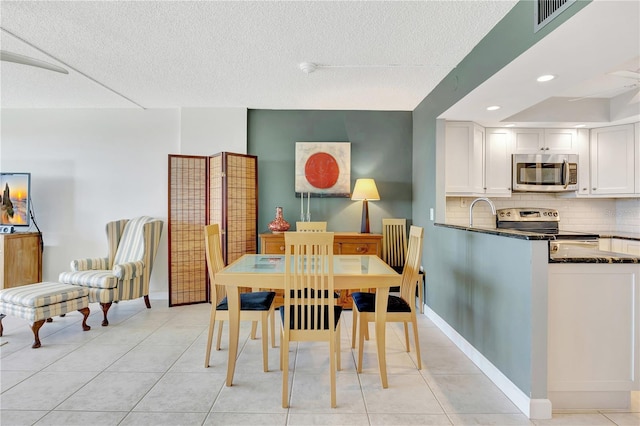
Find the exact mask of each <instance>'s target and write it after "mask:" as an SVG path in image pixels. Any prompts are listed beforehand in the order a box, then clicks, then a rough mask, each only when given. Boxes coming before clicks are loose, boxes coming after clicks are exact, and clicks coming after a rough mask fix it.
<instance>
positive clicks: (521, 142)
mask: <svg viewBox="0 0 640 426" xmlns="http://www.w3.org/2000/svg"><path fill="white" fill-rule="evenodd" d="M513 138H514V139H513V140H514V151H515V153H516V154H577V153H578V142H577V132H576V130H575V129H513Z"/></svg>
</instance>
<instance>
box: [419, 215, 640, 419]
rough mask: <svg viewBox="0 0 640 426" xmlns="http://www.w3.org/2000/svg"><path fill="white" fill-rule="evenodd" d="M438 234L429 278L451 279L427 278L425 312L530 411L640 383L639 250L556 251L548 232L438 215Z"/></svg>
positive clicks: (609, 396)
mask: <svg viewBox="0 0 640 426" xmlns="http://www.w3.org/2000/svg"><path fill="white" fill-rule="evenodd" d="M432 238H435V239H436V240H437V241H436V243H437V246H438V247H439V250H441V251H442V255H443V259H445V263H446V265H445V268H443V271H444V272H443V273H442V274H438V275H437V276H433V275H432V276H430V277H429V279H431V280H440V282H441V283H446V286H438V291H432V289H429V287H428V286H427V290H428V292H427V294H428V299H429V307H428V308H427V311H426V312H427V315H428V316H429V317H430V318H432V319H433V320H434V322H435V323H436V324H437V325H438V326H439V327H440V328H441V329H442V330H443V331H445V333H447V334H448V335H449V337H450V338H451V339H452V340H453V341H454V342H455V343H456V344H457V345H458V346H459V347H461V349H462V350H463V351H465V353H467V355H468V356H469V357H470V358H471V359H472V360H473V361H474V362H475V363H476V365H478V366H479V367H480V368H481V369H482V370H483V372H485V374H487V376H488V377H490V378H491V379H492V380H493V381H494V382H495V383H496V384H497V385H498V386H499V387H500V388H501V389H502V390H503V392H504V393H505V394H506V395H507V396H509V398H510V399H511V400H512V401H513V402H514V403H515V404H516V405H517V406H518V407H519V408H520V409H521V410H522V411H523V412H524V413H527V414H528V415H529V417H536V418H544V417H546V416H550V415H551V410H552V409H561V408H622V407H623V406H625V404H626V405H628V404H629V397H630V391H632V390H640V378H639V377H638V371H640V361H639V360H638V355H637V354H638V353H639V341H640V330H638V327H637V326H634V324H638V323H640V316H639V315H640V256H634V255H625V254H619V253H612V252H605V251H599V250H594V251H593V253H591V254H590V255H587V254H586V253H585V252H581V251H580V250H577V251H575V250H573V251H571V250H569V249H567V250H566V251H565V252H562V253H560V256H554V257H555V258H552V257H551V256H550V253H549V241H551V240H553V239H554V238H555V237H554V236H552V235H545V234H540V233H535V232H526V231H517V230H510V229H496V228H489V227H486V228H481V227H472V228H470V227H464V226H459V225H450V224H442V223H436V224H435V227H434V229H433V233H432ZM638 239H639V240H640V235H638ZM570 256H575V257H570ZM427 275H429V274H427ZM431 306H437V308H438V310H437V313H436V311H435V310H434V309H431Z"/></svg>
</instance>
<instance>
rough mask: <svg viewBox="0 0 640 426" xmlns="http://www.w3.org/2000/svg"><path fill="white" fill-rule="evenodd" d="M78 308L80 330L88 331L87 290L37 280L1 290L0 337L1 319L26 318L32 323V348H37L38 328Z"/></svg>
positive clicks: (0, 330) (38, 342) (0, 332)
mask: <svg viewBox="0 0 640 426" xmlns="http://www.w3.org/2000/svg"><path fill="white" fill-rule="evenodd" d="M75 310H78V311H80V312H81V313H82V315H84V319H83V320H82V329H83V330H84V331H87V330H90V329H91V327H89V326H88V325H87V317H89V290H88V289H87V288H85V287H80V286H76V285H71V284H61V283H51V282H44V283H37V284H29V285H23V286H19V287H11V288H7V289H4V290H0V336H2V331H3V329H2V318H4V316H5V315H11V316H14V317H18V318H22V319H25V320H27V321H29V322H31V330H32V331H33V337H34V338H35V342H34V343H33V345H32V346H31V347H32V348H34V349H35V348H39V347H40V337H38V331H39V330H40V327H42V324H44V322H45V321H47V320H49V319H50V318H51V317H54V316H58V315H64V314H66V313H67V312H70V311H75Z"/></svg>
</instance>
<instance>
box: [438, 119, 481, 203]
mask: <svg viewBox="0 0 640 426" xmlns="http://www.w3.org/2000/svg"><path fill="white" fill-rule="evenodd" d="M445 158H446V162H445V176H446V177H445V179H446V180H445V182H446V184H445V185H446V190H445V191H446V193H447V194H457V195H473V194H478V193H482V192H483V191H484V189H483V175H484V128H482V127H480V126H478V125H477V124H475V123H471V122H449V123H447V127H446V137H445Z"/></svg>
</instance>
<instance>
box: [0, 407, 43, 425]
mask: <svg viewBox="0 0 640 426" xmlns="http://www.w3.org/2000/svg"><path fill="white" fill-rule="evenodd" d="M47 413H48V411H26V410H5V409H4V408H3V409H2V410H0V425H11V426H31V425H33V424H34V423H35V422H37V421H38V420H39V419H41V418H42V417H44V416H46V415H47Z"/></svg>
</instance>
